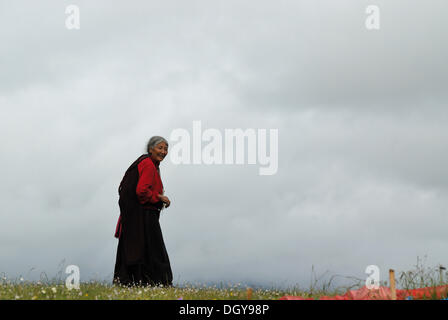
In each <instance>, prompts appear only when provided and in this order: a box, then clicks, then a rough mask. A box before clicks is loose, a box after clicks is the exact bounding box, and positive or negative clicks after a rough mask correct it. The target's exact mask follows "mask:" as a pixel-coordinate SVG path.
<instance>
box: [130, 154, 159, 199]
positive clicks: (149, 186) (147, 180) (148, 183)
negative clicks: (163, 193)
mask: <svg viewBox="0 0 448 320" xmlns="http://www.w3.org/2000/svg"><path fill="white" fill-rule="evenodd" d="M138 168H139V173H140V178H139V179H138V183H137V189H136V193H137V198H138V201H140V203H141V204H145V203H148V202H149V203H156V202H159V201H160V199H159V197H158V195H157V193H156V192H153V187H154V184H155V176H156V167H155V166H154V164H152V163H151V160H149V161H148V160H147V159H145V160H143V161H142V162H140V163H139V165H138Z"/></svg>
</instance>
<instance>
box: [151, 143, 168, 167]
mask: <svg viewBox="0 0 448 320" xmlns="http://www.w3.org/2000/svg"><path fill="white" fill-rule="evenodd" d="M149 151H150V152H151V158H152V159H153V160H155V161H158V162H161V161H162V160H163V159H165V157H166V155H167V154H168V146H167V144H166V143H165V142H163V141H162V142H160V143H159V144H157V145H156V146H155V147H154V148H151V149H150V150H149Z"/></svg>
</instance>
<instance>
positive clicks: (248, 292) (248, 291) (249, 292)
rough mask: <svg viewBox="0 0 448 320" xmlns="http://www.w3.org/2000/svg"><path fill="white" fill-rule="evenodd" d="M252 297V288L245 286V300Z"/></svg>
mask: <svg viewBox="0 0 448 320" xmlns="http://www.w3.org/2000/svg"><path fill="white" fill-rule="evenodd" d="M251 299H252V288H247V300H251Z"/></svg>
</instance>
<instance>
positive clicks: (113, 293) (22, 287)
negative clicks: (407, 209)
mask: <svg viewBox="0 0 448 320" xmlns="http://www.w3.org/2000/svg"><path fill="white" fill-rule="evenodd" d="M61 274H62V272H60V273H59V275H60V276H59V277H55V278H53V279H52V280H48V279H46V280H42V281H33V282H31V281H27V280H25V279H23V278H22V277H20V278H17V279H13V280H11V279H8V278H7V277H6V276H5V275H3V276H1V277H0V300H277V299H279V298H281V297H283V296H285V295H291V296H302V297H305V298H313V299H319V297H321V296H324V295H325V296H334V295H338V294H344V293H345V292H346V291H347V290H352V289H358V288H361V287H363V286H364V285H365V279H356V278H348V277H346V278H347V279H351V282H352V284H351V285H349V286H344V287H337V288H335V286H334V285H333V281H334V280H335V279H336V278H337V276H331V277H329V278H325V275H326V274H324V275H321V276H319V277H317V276H315V275H314V274H313V276H312V279H311V282H310V285H309V287H308V288H307V289H301V288H299V287H298V286H296V287H291V288H289V289H278V288H274V287H272V288H248V287H247V286H245V285H241V284H236V285H230V284H225V285H224V284H221V285H201V284H189V283H187V284H182V285H176V284H175V285H174V286H173V287H142V286H140V287H139V286H134V287H125V286H119V285H112V284H111V283H108V282H100V281H90V282H81V283H80V288H79V289H72V290H69V289H68V288H67V287H66V285H65V281H63V280H61V279H62V277H61ZM383 277H384V275H383ZM447 280H448V272H447V271H446V269H445V268H443V267H441V266H437V267H433V268H427V267H424V266H423V264H422V262H421V260H419V259H417V265H416V266H415V269H413V270H410V271H402V272H396V286H397V289H416V288H423V287H435V286H439V285H447V284H448V281H447ZM380 285H381V286H388V283H387V281H382V282H380Z"/></svg>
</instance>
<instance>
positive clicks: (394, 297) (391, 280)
mask: <svg viewBox="0 0 448 320" xmlns="http://www.w3.org/2000/svg"><path fill="white" fill-rule="evenodd" d="M389 284H390V293H391V298H392V300H397V291H396V290H395V271H394V270H393V269H389Z"/></svg>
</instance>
